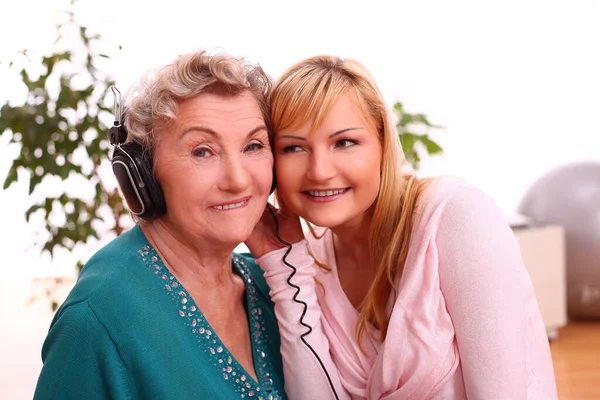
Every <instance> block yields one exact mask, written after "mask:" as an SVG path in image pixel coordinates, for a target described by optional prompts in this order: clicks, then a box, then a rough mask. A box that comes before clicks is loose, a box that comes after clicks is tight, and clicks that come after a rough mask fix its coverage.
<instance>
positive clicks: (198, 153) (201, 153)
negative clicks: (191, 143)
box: [193, 147, 212, 158]
mask: <svg viewBox="0 0 600 400" xmlns="http://www.w3.org/2000/svg"><path fill="white" fill-rule="evenodd" d="M193 154H194V156H195V157H199V158H207V157H210V156H211V155H212V153H211V151H210V150H208V149H207V148H204V147H200V148H198V149H196V150H194V153H193Z"/></svg>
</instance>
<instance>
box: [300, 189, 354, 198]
mask: <svg viewBox="0 0 600 400" xmlns="http://www.w3.org/2000/svg"><path fill="white" fill-rule="evenodd" d="M345 190H346V189H337V190H319V191H313V190H309V191H308V194H310V195H311V196H315V197H325V196H333V195H336V194H340V193H343V192H344V191H345Z"/></svg>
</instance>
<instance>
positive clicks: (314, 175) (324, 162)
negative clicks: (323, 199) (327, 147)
mask: <svg viewBox="0 0 600 400" xmlns="http://www.w3.org/2000/svg"><path fill="white" fill-rule="evenodd" d="M336 174H337V169H336V168H335V165H334V163H333V160H332V158H331V155H330V154H328V153H327V152H326V151H320V150H317V151H313V152H312V153H311V156H310V160H309V166H308V170H307V172H306V177H307V178H308V179H310V180H311V181H313V182H315V183H322V182H327V181H328V180H330V179H332V178H334V177H335V176H336Z"/></svg>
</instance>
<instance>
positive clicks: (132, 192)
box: [108, 86, 167, 220]
mask: <svg viewBox="0 0 600 400" xmlns="http://www.w3.org/2000/svg"><path fill="white" fill-rule="evenodd" d="M111 90H112V91H113V93H114V94H115V96H116V99H115V122H114V125H113V126H112V127H111V128H110V130H109V131H108V138H109V141H110V144H111V145H113V146H115V150H114V152H113V157H112V160H111V164H112V170H113V173H114V174H115V177H116V178H117V183H118V185H119V188H120V189H121V192H122V193H123V196H124V197H125V201H126V203H127V206H128V208H129V210H130V211H131V212H132V213H133V214H134V215H135V216H137V217H139V218H142V219H145V220H150V219H153V218H156V217H158V216H160V215H162V214H164V213H165V212H166V210H167V206H166V203H165V196H164V194H163V191H162V188H161V187H160V184H159V183H158V181H157V180H156V178H155V176H154V172H153V168H152V157H151V155H150V152H149V151H148V149H145V148H144V147H142V145H140V144H139V143H138V142H129V143H125V140H126V139H127V129H126V128H125V125H124V118H125V112H123V111H122V108H121V99H120V95H121V93H120V92H119V90H118V89H117V88H116V87H114V86H112V87H111ZM117 99H118V101H117Z"/></svg>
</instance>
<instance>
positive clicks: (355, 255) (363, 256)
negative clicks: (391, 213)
mask: <svg viewBox="0 0 600 400" xmlns="http://www.w3.org/2000/svg"><path fill="white" fill-rule="evenodd" d="M373 210H374V207H371V208H370V209H368V210H367V211H365V212H364V213H363V214H362V215H361V216H360V217H359V218H357V219H355V220H354V221H349V222H347V223H346V224H343V225H339V226H337V227H335V228H332V229H331V231H332V233H333V244H334V248H335V250H336V254H347V255H349V256H350V257H351V258H352V260H354V261H355V265H356V266H357V267H358V268H370V267H371V258H370V255H371V254H370V250H369V232H370V230H371V222H372V221H373Z"/></svg>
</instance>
